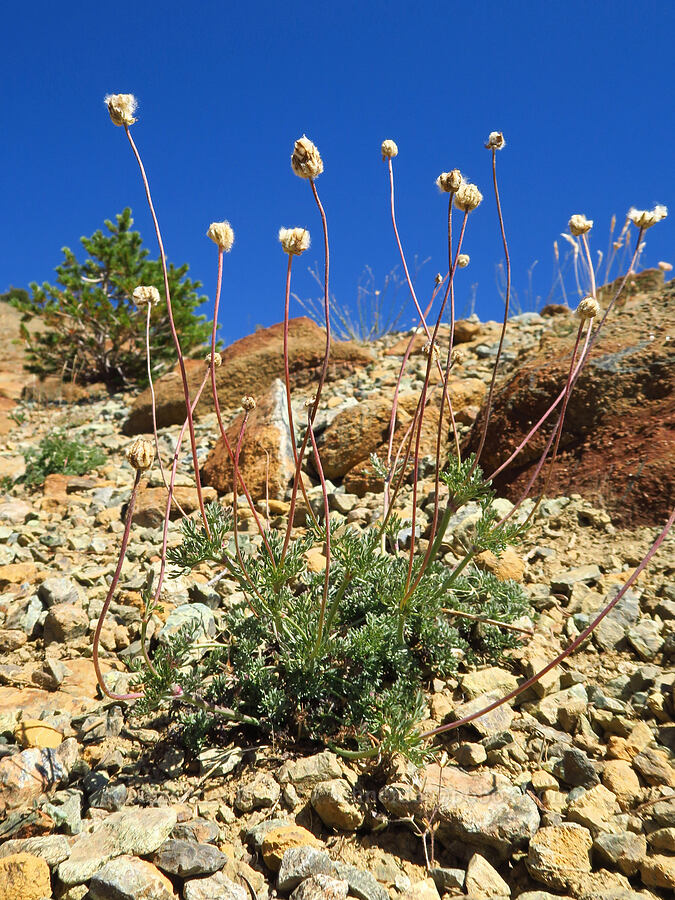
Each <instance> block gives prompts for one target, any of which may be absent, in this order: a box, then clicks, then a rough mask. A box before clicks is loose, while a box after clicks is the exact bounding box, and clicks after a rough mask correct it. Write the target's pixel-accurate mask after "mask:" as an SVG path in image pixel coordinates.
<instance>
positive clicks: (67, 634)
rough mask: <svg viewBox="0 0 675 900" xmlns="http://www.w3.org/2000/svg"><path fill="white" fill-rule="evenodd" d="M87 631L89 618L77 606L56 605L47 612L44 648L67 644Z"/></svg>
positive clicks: (69, 604)
mask: <svg viewBox="0 0 675 900" xmlns="http://www.w3.org/2000/svg"><path fill="white" fill-rule="evenodd" d="M88 631H89V616H88V615H87V614H86V613H85V611H84V610H83V609H82V607H81V606H79V604H76V603H58V604H57V605H56V606H52V608H51V609H50V610H49V611H48V613H47V617H46V619H45V626H44V640H45V646H46V645H47V644H53V643H57V644H67V643H70V642H71V641H74V640H75V639H76V638H78V637H82V636H83V635H85V634H86V633H87V632H88Z"/></svg>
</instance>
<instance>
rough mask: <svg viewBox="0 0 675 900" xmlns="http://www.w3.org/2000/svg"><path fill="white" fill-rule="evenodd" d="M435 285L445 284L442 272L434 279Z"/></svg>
mask: <svg viewBox="0 0 675 900" xmlns="http://www.w3.org/2000/svg"><path fill="white" fill-rule="evenodd" d="M434 283H435V284H443V276H442V275H441V273H440V272H439V273H438V274H437V275H436V277H435V278H434Z"/></svg>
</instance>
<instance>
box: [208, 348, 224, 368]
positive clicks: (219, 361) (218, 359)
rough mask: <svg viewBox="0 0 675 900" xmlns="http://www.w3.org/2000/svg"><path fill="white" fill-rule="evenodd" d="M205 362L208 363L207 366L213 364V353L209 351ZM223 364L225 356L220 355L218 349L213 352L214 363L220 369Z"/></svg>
mask: <svg viewBox="0 0 675 900" xmlns="http://www.w3.org/2000/svg"><path fill="white" fill-rule="evenodd" d="M204 362H205V363H206V365H207V366H210V365H211V354H210V353H208V354H207V355H206V356H205V357H204ZM222 364H223V357H222V356H221V355H220V353H218V351H216V352H215V353H214V354H213V365H214V366H215V367H216V369H218V368H220V366H222Z"/></svg>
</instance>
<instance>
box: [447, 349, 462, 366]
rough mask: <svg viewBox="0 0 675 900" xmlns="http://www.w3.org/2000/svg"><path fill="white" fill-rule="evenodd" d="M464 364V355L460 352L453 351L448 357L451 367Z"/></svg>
mask: <svg viewBox="0 0 675 900" xmlns="http://www.w3.org/2000/svg"><path fill="white" fill-rule="evenodd" d="M463 362H464V353H463V351H462V350H453V351H452V356H451V357H450V363H451V365H453V366H459V365H461V364H462V363H463Z"/></svg>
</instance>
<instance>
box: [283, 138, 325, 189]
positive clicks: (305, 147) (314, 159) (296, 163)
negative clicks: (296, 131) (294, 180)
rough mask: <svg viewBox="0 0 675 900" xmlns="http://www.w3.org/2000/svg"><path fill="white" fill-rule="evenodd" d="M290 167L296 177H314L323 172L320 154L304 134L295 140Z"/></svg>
mask: <svg viewBox="0 0 675 900" xmlns="http://www.w3.org/2000/svg"><path fill="white" fill-rule="evenodd" d="M291 167H292V169H293V171H294V172H295V174H296V175H297V176H298V178H316V177H317V176H318V175H320V174H321V173H322V172H323V161H322V159H321V154H320V153H319V151H318V150H317V147H316V145H315V144H313V143H312V142H311V141H310V139H309V138H308V137H307V135H305V134H303V136H302V137H301V138H299V140H297V141H296V142H295V146H294V147H293V155H292V156H291Z"/></svg>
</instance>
